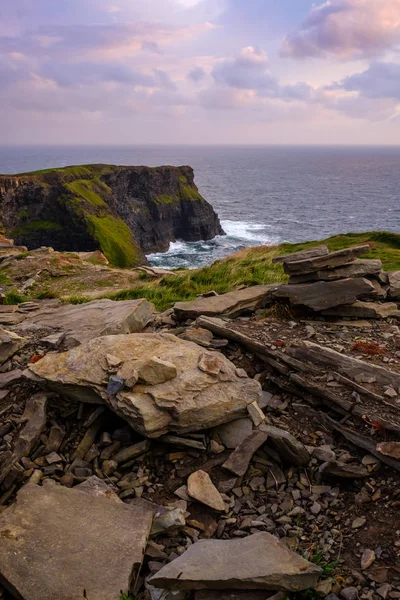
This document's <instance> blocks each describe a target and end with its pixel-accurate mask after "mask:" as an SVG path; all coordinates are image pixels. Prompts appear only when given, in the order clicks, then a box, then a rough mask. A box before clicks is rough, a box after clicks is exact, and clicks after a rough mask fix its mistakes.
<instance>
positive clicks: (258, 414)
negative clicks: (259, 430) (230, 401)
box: [247, 402, 265, 427]
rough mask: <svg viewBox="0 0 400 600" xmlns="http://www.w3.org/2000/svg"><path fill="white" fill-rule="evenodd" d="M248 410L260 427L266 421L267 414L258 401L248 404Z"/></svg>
mask: <svg viewBox="0 0 400 600" xmlns="http://www.w3.org/2000/svg"><path fill="white" fill-rule="evenodd" d="M247 412H248V413H249V417H250V419H251V420H252V421H253V424H254V426H255V427H259V426H260V425H261V423H264V421H265V415H264V413H263V411H262V410H261V408H260V407H259V405H258V402H252V403H251V404H249V405H248V406H247Z"/></svg>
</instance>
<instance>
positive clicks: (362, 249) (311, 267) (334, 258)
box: [284, 244, 370, 275]
mask: <svg viewBox="0 0 400 600" xmlns="http://www.w3.org/2000/svg"><path fill="white" fill-rule="evenodd" d="M369 251H370V247H369V246H368V244H365V245H362V246H353V247H352V248H345V249H344V250H338V251H337V252H330V253H329V254H326V255H323V256H314V257H310V258H303V259H302V260H292V261H289V262H285V263H284V270H285V273H287V274H288V275H303V274H305V273H314V272H315V271H319V270H321V269H334V268H335V267H340V266H343V265H347V264H349V263H352V262H353V261H355V259H356V258H358V257H359V256H360V255H361V254H368V253H369Z"/></svg>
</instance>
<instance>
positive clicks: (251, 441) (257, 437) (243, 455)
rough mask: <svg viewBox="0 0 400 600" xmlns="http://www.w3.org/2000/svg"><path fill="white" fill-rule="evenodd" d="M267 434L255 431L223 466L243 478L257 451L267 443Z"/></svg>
mask: <svg viewBox="0 0 400 600" xmlns="http://www.w3.org/2000/svg"><path fill="white" fill-rule="evenodd" d="M267 437H268V436H267V434H266V433H264V432H263V431H258V430H256V431H253V432H252V433H251V434H250V435H249V436H248V437H247V438H245V439H244V440H243V441H242V442H241V443H240V444H239V446H237V448H236V449H235V450H234V451H233V452H232V454H231V455H230V457H229V458H228V460H226V461H225V462H224V464H223V465H222V466H223V467H224V469H228V471H231V472H232V473H235V475H238V476H240V477H241V476H242V475H244V474H245V473H246V471H247V469H248V467H249V464H250V461H251V459H252V458H253V455H254V453H255V452H257V450H258V449H259V448H260V447H261V446H262V445H263V444H265V442H266V441H267Z"/></svg>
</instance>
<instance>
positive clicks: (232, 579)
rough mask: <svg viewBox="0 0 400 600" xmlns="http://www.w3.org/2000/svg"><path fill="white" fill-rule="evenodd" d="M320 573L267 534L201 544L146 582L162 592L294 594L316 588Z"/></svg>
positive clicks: (319, 570) (318, 568) (190, 549)
mask: <svg viewBox="0 0 400 600" xmlns="http://www.w3.org/2000/svg"><path fill="white" fill-rule="evenodd" d="M321 573H322V569H321V568H320V567H318V566H316V565H313V564H311V563H309V562H308V561H307V560H305V559H304V558H302V557H301V556H300V555H299V554H295V553H294V552H291V551H290V550H289V549H288V548H287V547H286V546H285V545H284V544H282V543H281V542H280V541H279V540H278V539H277V538H276V537H274V536H273V535H271V534H269V533H256V534H254V535H250V536H248V537H246V538H243V539H236V540H201V541H200V542H197V543H195V544H193V545H192V546H190V548H189V549H188V550H187V551H186V552H185V553H184V554H182V556H180V557H179V558H177V559H175V560H174V561H172V562H171V563H169V564H168V565H166V566H165V567H163V568H162V569H161V570H160V571H159V572H158V573H156V574H155V575H153V576H152V577H151V578H150V583H151V584H152V585H154V586H156V587H158V588H165V589H171V588H174V589H186V590H202V589H217V590H218V589H222V590H229V589H235V590H239V589H246V590H259V589H264V590H284V591H291V592H297V591H300V590H303V589H307V588H312V587H314V586H315V585H316V583H317V581H318V578H319V576H320V574H321Z"/></svg>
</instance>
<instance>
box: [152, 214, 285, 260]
mask: <svg viewBox="0 0 400 600" xmlns="http://www.w3.org/2000/svg"><path fill="white" fill-rule="evenodd" d="M221 225H222V228H223V230H224V231H225V233H226V235H223V236H222V235H219V236H217V237H215V238H214V239H212V240H210V241H208V242H205V241H201V242H184V241H182V240H178V241H176V242H172V243H171V244H170V247H169V250H168V251H167V252H163V253H155V254H150V255H148V256H147V258H148V260H149V262H150V264H151V265H153V266H155V267H162V268H166V269H179V268H185V269H196V268H199V267H202V266H204V265H209V264H212V263H213V262H215V261H216V260H218V259H221V258H224V257H225V256H228V255H229V254H233V253H234V252H237V251H238V250H241V249H243V248H246V247H250V246H260V245H263V244H270V245H271V244H276V243H278V242H279V240H278V239H277V238H276V237H274V236H273V235H271V233H270V231H268V230H270V229H271V228H272V226H271V225H265V224H262V223H252V222H249V221H231V220H225V221H222V222H221Z"/></svg>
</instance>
